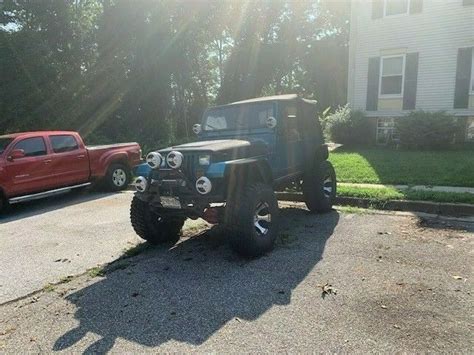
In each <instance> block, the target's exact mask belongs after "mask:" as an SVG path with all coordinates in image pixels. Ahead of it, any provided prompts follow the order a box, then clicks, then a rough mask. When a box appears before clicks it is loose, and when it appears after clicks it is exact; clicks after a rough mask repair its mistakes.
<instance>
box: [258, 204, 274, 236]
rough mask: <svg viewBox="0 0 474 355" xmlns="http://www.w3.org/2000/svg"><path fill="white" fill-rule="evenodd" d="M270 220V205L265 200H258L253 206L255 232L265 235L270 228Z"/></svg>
mask: <svg viewBox="0 0 474 355" xmlns="http://www.w3.org/2000/svg"><path fill="white" fill-rule="evenodd" d="M271 222H272V215H271V213H270V206H269V205H268V203H266V202H260V203H259V204H257V207H256V208H255V215H254V225H255V230H256V231H257V234H259V235H266V234H267V233H268V230H269V229H270V223H271Z"/></svg>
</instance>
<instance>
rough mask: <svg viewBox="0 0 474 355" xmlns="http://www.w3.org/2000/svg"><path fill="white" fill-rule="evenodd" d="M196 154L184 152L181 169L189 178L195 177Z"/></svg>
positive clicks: (197, 162)
mask: <svg viewBox="0 0 474 355" xmlns="http://www.w3.org/2000/svg"><path fill="white" fill-rule="evenodd" d="M198 160H199V155H198V154H192V153H191V154H189V153H188V154H186V153H185V154H184V162H183V171H184V173H185V174H186V177H187V178H188V179H191V180H195V179H196V167H197V166H198V164H199V161H198Z"/></svg>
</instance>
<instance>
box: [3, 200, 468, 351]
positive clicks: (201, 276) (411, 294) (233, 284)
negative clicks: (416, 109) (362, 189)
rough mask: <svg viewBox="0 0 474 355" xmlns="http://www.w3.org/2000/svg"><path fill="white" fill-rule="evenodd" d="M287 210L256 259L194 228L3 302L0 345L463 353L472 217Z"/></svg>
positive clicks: (41, 348) (25, 347) (217, 235)
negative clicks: (98, 269) (275, 237)
mask: <svg viewBox="0 0 474 355" xmlns="http://www.w3.org/2000/svg"><path fill="white" fill-rule="evenodd" d="M284 207H285V208H284V209H283V210H282V219H283V221H284V225H285V227H284V229H283V231H282V233H281V236H280V238H279V241H278V245H277V247H276V249H275V250H274V251H273V252H272V253H271V254H269V255H267V256H264V257H262V258H259V259H256V260H244V259H241V258H239V257H237V256H236V255H235V254H233V253H232V252H231V251H230V250H229V249H228V247H227V246H226V245H225V243H224V242H223V240H224V238H225V234H224V233H223V232H222V231H220V230H219V229H218V228H214V229H212V230H211V231H210V232H207V233H206V232H201V231H200V230H199V228H192V227H191V228H188V230H187V231H186V232H185V237H184V238H182V240H181V242H180V243H179V244H178V245H176V246H175V247H173V248H168V247H158V248H151V247H149V248H145V250H144V252H142V253H141V254H139V255H138V256H135V257H132V258H128V259H125V260H120V261H118V262H115V263H112V264H111V265H110V266H109V267H108V268H106V269H105V275H103V276H97V277H92V276H91V275H83V276H80V277H77V278H74V279H72V280H70V281H69V282H67V283H64V284H61V285H58V286H57V287H55V288H54V289H52V290H49V291H48V292H42V293H39V294H36V295H34V296H32V297H29V298H26V299H24V300H21V301H18V302H13V303H11V304H8V305H4V306H1V308H0V350H2V351H4V352H51V351H66V352H104V351H108V350H112V351H114V352H147V351H163V352H187V351H199V352H256V351H260V352H263V351H264V352H277V351H278V352H309V351H316V352H354V351H357V352H395V351H399V352H426V351H436V352H463V353H469V352H471V351H472V348H473V337H472V334H473V330H474V327H473V317H472V308H473V305H474V304H473V299H472V291H473V290H472V276H473V275H472V266H471V265H472V261H473V260H472V259H473V258H472V255H473V254H472V245H473V240H474V234H473V232H474V227H473V226H472V225H469V224H459V223H455V222H440V221H430V220H428V221H427V220H419V219H418V218H413V217H402V216H392V215H372V214H350V213H341V212H337V211H334V212H332V213H329V214H326V215H321V216H315V215H310V214H308V213H307V211H305V210H304V209H302V208H294V206H292V205H291V204H289V205H288V204H285V205H284ZM298 207H301V206H298ZM97 221H98V222H99V221H100V219H98V220H97ZM119 228H121V230H120V229H117V230H116V233H117V234H120V233H121V232H123V233H125V234H127V233H128V229H127V228H128V227H126V226H125V225H120V226H119ZM324 290H325V291H326V292H324Z"/></svg>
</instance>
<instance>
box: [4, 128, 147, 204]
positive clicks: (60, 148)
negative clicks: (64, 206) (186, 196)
mask: <svg viewBox="0 0 474 355" xmlns="http://www.w3.org/2000/svg"><path fill="white" fill-rule="evenodd" d="M140 160H141V149H140V146H139V145H138V144H137V143H123V144H113V145H104V146H85V145H84V142H83V141H82V138H81V136H80V135H79V134H78V133H77V132H69V131H46V132H25V133H15V134H9V135H4V136H0V210H1V209H2V207H4V206H6V204H8V203H17V202H22V201H27V200H33V199H38V198H42V197H46V196H50V195H52V194H57V193H61V192H65V191H68V190H71V189H73V188H78V187H84V186H87V185H90V184H91V183H92V182H94V181H100V182H102V183H104V185H105V186H106V187H107V188H108V189H109V190H113V191H117V190H122V189H125V188H126V187H127V185H128V183H129V181H130V177H131V170H132V169H133V168H134V167H135V166H136V165H138V164H139V163H140Z"/></svg>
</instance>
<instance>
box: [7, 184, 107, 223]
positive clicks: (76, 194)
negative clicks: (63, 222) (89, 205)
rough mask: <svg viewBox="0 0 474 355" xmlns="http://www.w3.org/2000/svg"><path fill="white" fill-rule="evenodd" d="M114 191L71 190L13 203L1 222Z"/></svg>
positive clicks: (63, 206) (34, 214) (48, 210)
mask: <svg viewBox="0 0 474 355" xmlns="http://www.w3.org/2000/svg"><path fill="white" fill-rule="evenodd" d="M113 194H114V193H112V192H98V191H96V190H95V189H92V188H91V189H86V190H79V191H74V190H73V191H71V192H68V193H64V194H60V195H56V196H51V197H48V198H44V199H39V200H33V201H28V202H23V203H18V204H13V205H11V206H9V207H8V208H7V210H6V211H5V212H2V214H0V224H3V223H8V222H13V221H16V220H19V219H23V218H28V217H32V216H36V215H41V214H43V213H47V212H52V211H55V210H59V209H62V208H65V207H69V206H73V205H76V204H80V203H84V202H89V201H94V200H98V199H101V198H104V197H108V196H111V195H113Z"/></svg>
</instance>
